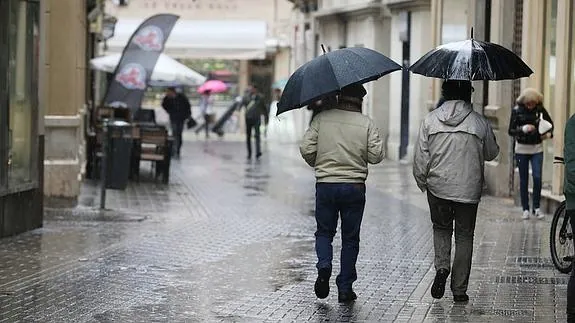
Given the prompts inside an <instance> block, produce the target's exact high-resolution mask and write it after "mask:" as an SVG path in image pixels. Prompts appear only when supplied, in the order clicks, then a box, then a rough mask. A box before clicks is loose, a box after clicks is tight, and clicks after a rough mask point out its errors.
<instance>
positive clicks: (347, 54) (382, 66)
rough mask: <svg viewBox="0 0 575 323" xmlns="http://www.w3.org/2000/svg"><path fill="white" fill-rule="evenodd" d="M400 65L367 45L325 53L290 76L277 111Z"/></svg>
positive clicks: (304, 103) (282, 110)
mask: <svg viewBox="0 0 575 323" xmlns="http://www.w3.org/2000/svg"><path fill="white" fill-rule="evenodd" d="M400 69H401V66H400V65H399V64H397V63H396V62H394V61H392V60H391V59H389V58H387V57H386V56H384V55H383V54H381V53H379V52H376V51H374V50H372V49H369V48H364V47H351V48H343V49H338V50H335V51H333V52H329V53H325V54H323V55H321V56H319V57H316V58H314V59H313V60H311V61H309V62H307V63H305V64H304V65H302V66H301V67H300V68H298V69H297V70H296V71H295V72H294V73H293V74H292V75H291V76H290V78H289V79H288V81H287V84H286V86H285V88H284V91H283V94H282V97H281V98H280V101H279V103H278V113H277V114H280V113H283V112H286V111H289V110H292V109H297V108H300V107H303V106H305V105H308V104H310V103H312V102H315V101H317V100H319V99H322V98H324V97H327V96H331V95H334V94H337V93H338V92H339V91H340V90H341V89H342V88H343V87H345V86H348V85H351V84H362V83H367V82H369V81H373V80H376V79H378V78H380V77H382V76H384V75H386V74H388V73H391V72H393V71H397V70H400Z"/></svg>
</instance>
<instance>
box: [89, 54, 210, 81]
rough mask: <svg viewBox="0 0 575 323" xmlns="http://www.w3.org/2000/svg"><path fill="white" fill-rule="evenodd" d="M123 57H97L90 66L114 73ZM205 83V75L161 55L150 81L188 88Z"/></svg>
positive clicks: (115, 55)
mask: <svg viewBox="0 0 575 323" xmlns="http://www.w3.org/2000/svg"><path fill="white" fill-rule="evenodd" d="M121 57H122V54H112V55H107V56H101V57H96V58H93V59H91V60H90V66H91V67H92V68H93V69H95V70H99V71H103V72H108V73H114V71H115V70H116V66H118V63H119V62H120V59H121ZM205 81H206V78H205V77H204V76H203V75H201V74H200V73H198V72H196V71H194V70H192V69H191V68H189V67H187V66H186V65H184V64H182V63H180V62H178V61H176V60H175V59H173V58H171V57H170V56H168V55H165V54H160V56H159V58H158V62H157V63H156V66H155V67H154V71H153V72H152V76H151V79H150V83H151V84H154V83H173V84H179V85H187V86H197V85H200V84H202V83H204V82H205Z"/></svg>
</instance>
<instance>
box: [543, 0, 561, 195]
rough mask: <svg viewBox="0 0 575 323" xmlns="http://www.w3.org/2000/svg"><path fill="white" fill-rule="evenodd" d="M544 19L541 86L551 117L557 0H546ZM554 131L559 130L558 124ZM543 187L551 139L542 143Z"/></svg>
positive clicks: (548, 178) (548, 177) (547, 183)
mask: <svg viewBox="0 0 575 323" xmlns="http://www.w3.org/2000/svg"><path fill="white" fill-rule="evenodd" d="M546 12H547V15H546V19H545V24H546V26H545V72H544V75H545V79H544V86H543V96H544V105H545V108H546V109H547V111H549V114H550V115H551V118H552V119H555V118H554V116H553V111H552V110H553V104H554V98H555V73H556V65H557V59H556V58H557V55H556V40H557V32H556V31H557V0H551V1H548V2H547V8H546ZM555 131H561V129H560V126H558V127H556V129H555ZM543 149H544V150H543V154H544V155H543V188H545V189H551V183H552V179H553V154H554V152H553V140H546V141H545V143H544V144H543Z"/></svg>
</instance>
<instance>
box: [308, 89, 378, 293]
mask: <svg viewBox="0 0 575 323" xmlns="http://www.w3.org/2000/svg"><path fill="white" fill-rule="evenodd" d="M365 95H366V91H365V89H364V88H363V86H361V85H350V86H347V87H344V88H343V89H342V90H341V93H340V95H339V97H338V103H337V104H336V105H335V106H333V107H331V109H329V110H325V111H322V112H321V113H319V114H318V115H317V116H316V117H315V118H314V119H313V121H312V122H311V125H310V127H309V128H308V130H307V131H306V133H305V135H304V138H303V141H302V143H301V145H300V152H301V155H302V157H303V158H304V160H305V161H306V162H307V163H308V164H309V165H310V166H312V167H314V169H315V177H316V180H317V184H316V193H315V219H316V223H317V230H316V232H315V250H316V253H317V258H318V261H317V265H316V267H317V269H318V277H317V280H316V282H315V294H316V296H317V297H318V298H326V297H327V296H328V294H329V279H330V277H331V271H332V260H333V248H332V242H333V237H334V236H335V232H336V230H337V222H338V218H339V217H341V240H342V243H341V270H340V273H339V275H338V276H337V279H336V284H337V289H338V301H339V302H340V303H347V302H351V301H353V300H355V299H356V298H357V295H356V294H355V292H354V291H353V288H352V284H353V282H354V281H355V280H356V279H357V272H356V269H355V263H356V261H357V255H358V253H359V231H360V227H361V220H362V218H363V209H364V207H365V180H366V178H367V164H368V163H369V164H377V163H379V162H381V161H382V160H383V155H384V153H383V141H382V140H381V137H380V135H379V130H378V129H377V127H376V126H375V124H374V123H373V121H372V120H371V119H370V118H369V117H368V116H366V115H363V114H362V113H361V104H362V98H363V97H364V96H365Z"/></svg>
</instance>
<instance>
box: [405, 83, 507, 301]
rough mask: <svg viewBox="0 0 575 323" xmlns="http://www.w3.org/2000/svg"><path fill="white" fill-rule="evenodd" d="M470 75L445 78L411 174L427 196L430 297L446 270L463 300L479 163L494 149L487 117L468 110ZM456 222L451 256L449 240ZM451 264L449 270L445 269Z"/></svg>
mask: <svg viewBox="0 0 575 323" xmlns="http://www.w3.org/2000/svg"><path fill="white" fill-rule="evenodd" d="M472 92H473V88H472V87H471V82H469V81H451V80H448V81H445V82H443V85H442V99H441V101H440V102H441V103H440V105H439V106H438V107H437V108H435V109H434V110H433V111H431V112H430V113H429V114H428V115H427V116H426V117H425V119H424V120H423V122H422V123H421V127H420V129H419V138H418V141H417V143H416V145H415V148H414V150H415V152H414V155H415V156H414V162H413V176H414V177H415V180H416V182H417V186H418V187H419V188H420V189H421V191H423V192H425V191H427V200H428V203H429V210H430V213H431V222H432V223H433V246H434V250H435V259H434V264H435V270H436V274H435V279H434V281H433V285H432V287H431V296H432V297H433V298H437V299H439V298H442V297H443V295H444V293H445V284H446V280H447V277H448V276H449V274H450V272H451V291H452V293H453V300H454V301H455V302H467V301H468V300H469V297H468V296H467V286H468V283H469V274H470V272H471V259H472V253H473V235H474V231H475V220H476V217H477V207H478V204H479V201H480V199H481V192H482V188H483V182H484V178H483V170H484V163H485V161H488V160H493V159H494V158H495V157H497V154H499V146H498V145H497V142H496V141H495V134H494V133H493V130H492V129H491V126H490V125H489V122H488V121H487V120H486V119H485V118H484V117H483V116H481V115H480V114H479V113H477V112H475V111H473V108H472V105H471V93H472ZM454 222H455V258H454V260H453V266H451V240H452V235H453V224H454ZM450 269H451V271H450Z"/></svg>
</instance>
